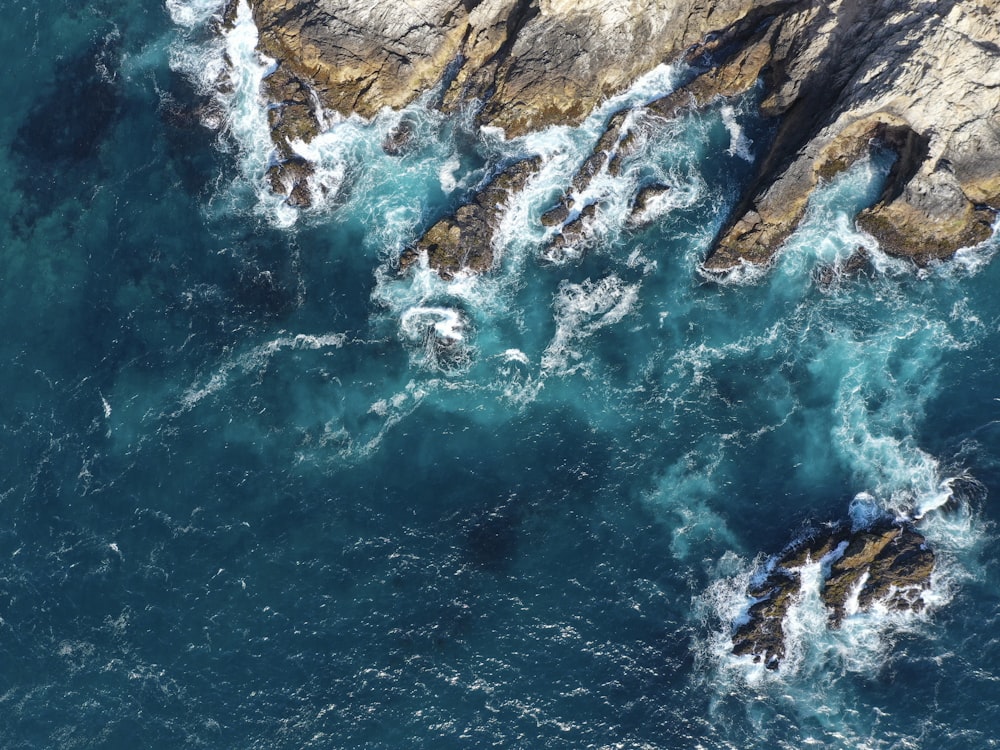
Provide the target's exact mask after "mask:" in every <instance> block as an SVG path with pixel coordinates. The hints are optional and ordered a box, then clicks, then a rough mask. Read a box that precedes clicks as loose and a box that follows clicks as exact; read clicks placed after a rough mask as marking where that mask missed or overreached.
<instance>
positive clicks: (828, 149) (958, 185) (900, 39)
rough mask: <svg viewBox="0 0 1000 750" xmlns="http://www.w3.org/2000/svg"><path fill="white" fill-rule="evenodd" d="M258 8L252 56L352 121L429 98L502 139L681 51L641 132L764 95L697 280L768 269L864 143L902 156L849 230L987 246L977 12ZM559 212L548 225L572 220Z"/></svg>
mask: <svg viewBox="0 0 1000 750" xmlns="http://www.w3.org/2000/svg"><path fill="white" fill-rule="evenodd" d="M252 10H253V14H254V19H255V21H256V23H257V26H258V28H259V30H260V47H261V49H262V50H263V51H264V52H265V53H266V54H268V55H270V56H272V57H274V58H276V59H278V60H279V62H280V65H281V68H283V69H285V70H286V72H287V74H288V75H289V76H291V77H292V78H294V79H295V80H297V81H299V82H300V83H301V84H302V85H303V86H304V87H305V88H306V89H309V90H311V91H313V92H315V94H316V97H317V101H319V102H321V103H322V105H323V106H324V107H327V108H329V109H333V110H336V111H339V112H342V113H345V114H346V113H349V112H358V113H360V114H361V115H363V116H372V115H374V114H376V113H377V112H378V111H379V110H380V109H381V108H382V107H384V106H390V107H401V106H403V105H405V104H408V103H410V102H412V101H413V100H414V99H415V98H416V97H417V96H419V95H421V94H422V93H424V92H425V91H429V90H430V89H432V88H434V87H435V86H438V85H440V87H439V92H440V96H439V104H440V105H441V106H442V107H443V108H445V109H446V110H454V109H456V108H458V107H461V106H464V105H466V104H467V103H469V102H474V101H478V102H481V103H482V106H481V109H480V111H479V115H478V116H479V121H480V122H481V123H483V124H491V125H498V126H501V127H504V128H506V130H507V132H508V135H511V136H514V135H520V134H522V133H525V132H527V131H529V130H533V129H537V128H540V127H543V126H546V125H549V124H553V123H574V122H578V121H579V120H580V119H582V118H583V117H584V116H585V115H586V114H588V113H589V112H591V111H592V110H593V108H594V106H595V105H596V104H597V103H599V102H600V101H601V100H602V99H604V98H606V97H607V96H609V95H610V94H613V93H615V92H618V91H620V90H622V89H623V88H625V87H626V86H627V85H628V84H630V83H631V82H632V81H634V80H635V78H636V77H637V76H638V75H640V74H642V73H645V72H646V71H648V70H650V69H651V68H652V67H653V66H655V65H656V64H658V63H660V62H663V61H667V60H673V59H676V58H677V57H678V56H680V55H681V54H682V53H684V57H685V59H686V60H687V61H688V62H689V63H690V64H691V65H692V66H693V69H694V71H695V73H697V75H695V76H694V78H693V79H692V80H691V81H689V82H687V83H686V85H684V86H682V87H681V88H680V89H679V90H678V91H677V92H675V93H674V94H672V95H670V96H668V97H664V98H663V99H662V100H660V101H659V102H654V103H652V104H650V105H649V106H648V108H647V118H646V119H647V120H648V119H649V116H653V117H657V116H659V117H667V118H669V117H673V116H676V113H677V112H678V111H679V109H680V108H683V107H689V106H704V105H705V103H707V102H710V101H711V100H712V99H713V98H714V97H716V96H732V95H735V94H738V93H740V92H742V91H745V90H747V89H748V88H749V87H750V86H751V85H753V84H754V82H755V81H757V80H758V79H759V80H761V81H762V82H763V93H764V98H763V101H762V104H761V111H762V113H763V114H764V115H765V116H766V117H770V118H774V119H775V121H776V128H775V131H776V135H775V137H774V139H773V141H772V142H771V143H770V144H758V145H763V148H764V149H765V150H764V152H763V153H762V154H761V156H760V158H759V159H758V161H757V163H756V165H755V172H754V174H753V176H752V179H751V181H750V184H749V186H748V187H747V189H746V190H745V192H744V194H743V195H742V196H741V197H740V199H739V201H738V203H737V205H736V206H735V209H734V210H733V212H732V215H731V217H730V219H729V221H728V222H726V223H725V225H724V226H723V229H722V231H721V232H720V234H719V236H718V237H717V239H716V242H715V243H714V246H713V249H712V251H711V252H710V254H709V256H708V257H707V258H706V260H705V262H704V269H705V270H706V272H708V273H719V274H722V273H725V272H726V271H728V270H729V269H732V268H734V267H736V266H738V265H740V264H741V263H742V262H743V261H747V260H749V261H752V262H755V263H767V262H769V261H770V260H771V258H772V257H773V256H774V253H775V252H776V251H777V249H778V248H779V247H780V245H781V244H782V243H783V242H784V240H785V239H787V237H788V236H789V235H790V234H791V233H792V232H793V231H794V230H795V228H796V226H797V225H798V223H799V221H800V220H801V219H802V217H803V215H804V213H805V209H806V205H807V202H808V198H809V196H810V194H811V193H812V191H813V190H814V189H815V188H816V186H817V185H818V184H820V183H821V182H822V181H824V180H826V179H829V178H830V177H831V176H832V175H834V174H836V172H837V171H839V170H842V169H844V168H846V167H848V166H850V164H851V163H853V162H854V161H856V160H857V159H858V158H861V157H862V156H864V155H865V154H867V153H868V152H869V150H870V148H871V145H872V143H876V144H881V147H885V148H891V149H892V150H894V151H896V152H897V153H898V154H899V161H898V163H897V167H896V168H895V169H894V170H893V174H892V175H890V178H889V181H888V184H887V186H886V190H885V192H884V194H883V195H882V196H881V197H880V199H879V200H878V202H877V203H876V205H875V206H873V207H872V208H871V209H869V210H866V211H864V212H862V214H861V216H860V217H859V222H860V224H861V226H862V227H864V228H866V229H867V230H868V231H869V232H871V233H872V234H873V235H874V236H875V237H876V238H878V239H879V241H880V242H881V244H882V246H883V247H884V248H885V249H886V250H887V251H889V252H892V253H896V254H901V255H907V256H910V257H913V258H914V259H915V260H916V261H917V262H921V263H923V262H927V261H928V260H931V259H934V258H940V257H946V256H948V255H949V254H951V253H953V252H954V251H955V250H956V249H957V248H958V247H961V246H964V245H968V244H972V243H975V242H978V241H980V240H982V239H984V238H986V237H987V236H989V233H990V222H991V220H992V218H993V211H992V209H987V208H986V207H988V206H992V207H996V206H998V205H1000V128H998V126H997V123H998V120H1000V24H997V23H996V17H995V9H993V8H992V7H991V6H990V5H989V4H986V3H983V2H982V0H949V1H948V2H947V3H930V2H923V3H916V4H915V3H911V2H909V1H908V0H878V1H877V2H871V1H869V0H717V2H712V3H705V2H703V1H702V0H573V1H571V0H478V1H475V0H474V1H469V0H411V1H410V2H407V3H403V4H391V5H387V4H374V5H373V4H371V3H360V2H357V1H356V0H252ZM685 51H686V52H685ZM281 102H282V103H283V106H282V108H281V110H280V111H281V116H280V117H277V118H276V119H277V122H276V123H275V126H276V127H281V128H284V130H285V131H287V132H288V133H290V134H302V135H306V136H308V133H309V128H308V127H307V126H306V125H305V124H304V122H305V121H306V120H307V119H308V118H307V117H306V113H307V110H308V106H307V104H308V103H307V102H306V101H305V99H304V98H303V97H302V96H298V95H297V96H295V97H293V98H291V99H288V98H287V97H285V98H282V99H281ZM286 112H287V118H288V119H289V120H290V122H289V124H288V125H282V122H283V121H284V120H285V118H286V114H285V113H286ZM625 122H626V118H625V117H624V114H623V113H619V115H616V116H615V117H614V118H612V120H611V122H609V126H608V130H607V132H606V133H605V137H602V138H601V142H600V143H599V144H598V145H597V147H596V148H595V151H594V154H593V156H592V157H591V158H590V159H588V160H587V161H586V162H585V164H584V165H583V166H582V168H581V170H580V172H579V174H578V175H577V178H575V179H574V181H573V186H572V190H571V191H567V193H572V192H576V193H579V192H581V188H582V187H584V188H585V187H586V185H588V184H589V182H590V179H591V178H592V177H593V175H594V174H597V173H598V172H600V171H601V170H602V169H608V170H610V171H611V173H612V174H615V173H616V171H617V170H618V169H619V168H620V165H621V162H622V159H623V158H624V157H625V156H627V155H628V154H629V153H632V149H633V148H634V146H635V144H636V143H637V142H638V140H639V139H637V138H636V133H635V132H634V131H632V132H628V131H627V130H623V126H624V123H625ZM295 137H298V136H295ZM288 139H289V136H286V135H282V134H281V131H280V130H279V135H278V136H276V139H275V140H276V142H277V143H278V144H279V146H280V144H281V143H282V142H287V141H288ZM588 202H593V196H591V197H589V198H588ZM563 204H564V205H563V206H562V209H560V210H559V212H557V213H556V214H553V215H547V217H546V222H547V223H551V224H552V225H555V224H559V223H561V222H564V221H565V219H566V218H567V217H568V215H569V213H570V212H571V211H572V210H573V206H572V205H571V199H570V198H565V199H563ZM563 209H564V210H565V214H563V213H562V210H563ZM560 217H561V218H560Z"/></svg>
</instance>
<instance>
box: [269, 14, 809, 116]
mask: <svg viewBox="0 0 1000 750" xmlns="http://www.w3.org/2000/svg"><path fill="white" fill-rule="evenodd" d="M789 4H790V0H772V1H771V2H761V0H756V2H754V0H717V2H712V3H706V2H704V1H703V0H409V2H403V3H391V4H390V3H382V4H378V3H375V4H373V3H360V2H343V0H340V1H337V0H252V2H251V5H252V8H253V13H254V20H255V21H256V23H257V27H258V29H260V32H261V47H262V49H263V51H264V52H266V53H267V54H268V55H270V56H271V57H274V58H275V59H277V60H279V61H282V62H283V63H284V64H285V65H286V66H287V67H289V69H290V70H292V71H293V72H294V74H295V75H297V76H299V77H300V78H302V79H303V80H309V81H310V82H311V83H312V84H313V86H314V87H315V89H316V91H317V93H318V94H319V97H320V99H321V100H322V101H323V104H324V106H326V107H328V108H330V109H332V110H336V111H338V112H341V113H350V112H357V113H359V114H361V115H362V116H365V117H370V116H372V115H374V114H376V113H377V112H378V111H379V110H380V109H382V107H386V106H389V107H394V108H399V107H402V106H404V105H406V104H409V103H410V102H412V101H414V100H415V99H416V98H417V97H419V96H420V95H421V94H423V93H425V92H426V91H428V90H429V89H431V88H433V87H435V86H438V85H440V86H441V92H440V101H441V103H442V105H443V106H444V107H445V108H448V109H454V108H456V107H459V106H462V105H463V104H464V103H467V102H470V101H473V100H476V99H478V100H481V101H483V102H484V107H483V111H482V113H481V115H480V119H481V121H482V122H483V123H489V124H491V125H497V126H500V127H503V128H505V129H506V130H507V132H508V134H510V135H517V134H521V133H525V132H528V131H530V130H534V129H537V128H541V127H544V126H546V125H551V124H554V123H566V122H574V121H578V120H580V119H582V118H583V117H584V116H585V115H587V114H588V113H589V112H590V111H591V110H592V109H593V108H594V106H595V105H596V104H598V103H599V102H600V101H601V100H603V99H604V98H606V97H607V96H609V95H610V94H612V93H615V92H617V91H620V90H621V89H623V88H625V87H627V86H628V85H629V84H630V83H632V81H634V80H635V79H636V78H637V77H638V76H640V75H641V74H643V73H645V72H647V71H648V70H650V69H651V68H653V67H655V66H656V65H657V64H659V63H661V62H663V61H665V60H671V59H673V58H674V57H676V56H677V55H678V54H680V53H681V52H682V51H684V50H685V49H687V48H688V47H689V46H691V45H693V44H695V43H698V42H700V41H701V40H702V37H703V36H704V35H705V34H706V33H707V32H708V31H711V30H720V29H725V28H727V27H729V26H731V25H732V24H735V23H737V22H738V21H740V19H742V18H745V17H746V16H747V15H748V14H758V13H760V10H761V8H772V7H782V6H786V5H789Z"/></svg>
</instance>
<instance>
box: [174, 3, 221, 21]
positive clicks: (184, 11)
mask: <svg viewBox="0 0 1000 750" xmlns="http://www.w3.org/2000/svg"><path fill="white" fill-rule="evenodd" d="M166 5H167V12H168V13H170V20H171V21H173V22H174V23H175V24H177V25H178V26H184V27H186V28H193V27H195V26H202V25H204V24H206V23H208V21H209V20H210V19H211V18H212V16H214V15H216V14H218V13H219V12H220V11H221V10H222V8H223V6H224V5H225V2H224V0H167V2H166Z"/></svg>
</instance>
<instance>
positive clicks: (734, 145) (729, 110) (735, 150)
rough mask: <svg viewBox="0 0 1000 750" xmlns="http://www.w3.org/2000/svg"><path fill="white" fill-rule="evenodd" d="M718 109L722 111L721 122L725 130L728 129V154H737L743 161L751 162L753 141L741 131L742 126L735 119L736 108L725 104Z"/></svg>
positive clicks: (752, 158)
mask: <svg viewBox="0 0 1000 750" xmlns="http://www.w3.org/2000/svg"><path fill="white" fill-rule="evenodd" d="M720 111H721V113H722V122H723V124H724V125H725V126H726V130H727V131H729V155H730V156H738V157H739V158H741V159H743V160H744V161H748V162H753V160H754V156H753V152H752V151H751V150H750V149H751V148H752V147H753V141H751V140H750V139H749V138H747V135H746V133H744V132H743V128H742V127H741V126H740V123H739V121H738V120H737V119H736V117H737V116H736V108H735V107H733V106H731V105H729V104H726V105H724V106H723V107H722V109H721V110H720Z"/></svg>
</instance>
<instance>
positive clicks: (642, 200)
mask: <svg viewBox="0 0 1000 750" xmlns="http://www.w3.org/2000/svg"><path fill="white" fill-rule="evenodd" d="M670 190H671V187H670V185H664V184H663V183H662V182H655V183H653V184H652V185H646V187H644V188H642V189H641V190H639V192H638V193H637V194H636V196H635V200H634V201H633V202H632V213H631V215H630V216H629V223H630V224H631V225H632V226H633V227H643V226H646V225H647V224H650V223H651V222H652V218H651V217H650V204H651V203H652V202H653V201H654V200H656V199H657V198H659V197H660V196H661V195H666V194H667V193H669V192H670Z"/></svg>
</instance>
